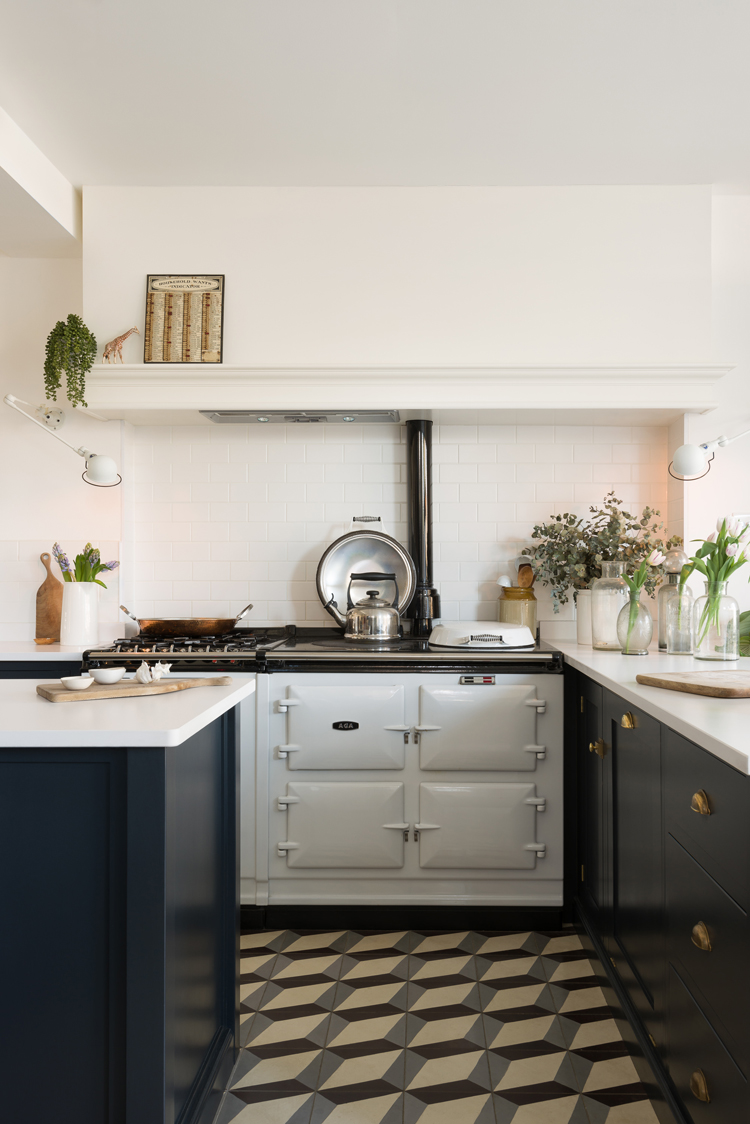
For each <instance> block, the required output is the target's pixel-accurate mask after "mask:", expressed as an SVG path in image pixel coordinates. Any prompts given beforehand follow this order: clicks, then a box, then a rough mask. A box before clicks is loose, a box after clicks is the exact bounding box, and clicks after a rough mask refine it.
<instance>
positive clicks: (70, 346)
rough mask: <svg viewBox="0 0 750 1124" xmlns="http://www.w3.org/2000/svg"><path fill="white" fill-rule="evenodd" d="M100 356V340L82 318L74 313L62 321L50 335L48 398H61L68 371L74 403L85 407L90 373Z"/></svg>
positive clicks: (46, 367)
mask: <svg viewBox="0 0 750 1124" xmlns="http://www.w3.org/2000/svg"><path fill="white" fill-rule="evenodd" d="M95 359H96V340H95V338H94V336H93V335H92V333H91V332H90V331H89V329H88V328H87V327H86V325H85V324H84V322H83V320H81V317H80V316H76V315H75V313H73V312H71V313H70V315H69V316H68V319H67V320H58V321H57V323H56V324H55V326H54V328H53V329H52V331H51V332H50V334H49V335H48V336H47V346H46V348H45V358H44V387H45V390H46V392H47V397H48V398H52V399H54V401H55V402H56V401H57V392H58V390H60V389H61V387H62V375H63V372H64V373H65V378H66V393H67V396H68V401H69V402H70V404H71V406H85V405H86V402H85V401H84V398H83V396H84V394H85V392H86V375H87V374H88V373H89V371H90V370H91V367H92V365H93V362H94V360H95Z"/></svg>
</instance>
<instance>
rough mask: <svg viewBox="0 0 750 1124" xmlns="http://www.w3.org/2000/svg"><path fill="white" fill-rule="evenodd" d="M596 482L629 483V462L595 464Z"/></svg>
mask: <svg viewBox="0 0 750 1124" xmlns="http://www.w3.org/2000/svg"><path fill="white" fill-rule="evenodd" d="M592 467H593V469H594V483H595V484H596V483H601V484H629V483H630V465H629V464H595V465H593V466H592Z"/></svg>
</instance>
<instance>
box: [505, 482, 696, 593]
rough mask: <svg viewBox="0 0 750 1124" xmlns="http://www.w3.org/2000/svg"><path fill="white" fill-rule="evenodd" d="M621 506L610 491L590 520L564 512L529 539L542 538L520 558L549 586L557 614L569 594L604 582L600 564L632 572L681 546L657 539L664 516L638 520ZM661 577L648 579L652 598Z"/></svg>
mask: <svg viewBox="0 0 750 1124" xmlns="http://www.w3.org/2000/svg"><path fill="white" fill-rule="evenodd" d="M622 504H623V501H622V500H619V499H617V497H616V496H615V493H614V492H608V494H607V495H606V496H605V497H604V500H603V502H602V506H601V507H591V508H589V511H590V512H591V517H590V518H589V519H586V518H584V517H580V516H576V515H571V514H569V513H568V512H565V514H564V515H553V516H551V518H550V521H549V522H548V523H540V524H538V525H537V526H535V527H534V530H533V532H532V535H531V537H532V538H533V539H539V540H540V541H539V545H538V546H535V547H526V549H525V550H523V551H522V553H523V554H526V555H528V556H529V561H530V562H531V565H532V567H533V569H534V573H535V575H536V577H537V578H538V580H539V581H541V583H542V584H543V585H549V586H550V587H551V592H552V608H553V609H554V611H555V612H556V613H559V611H560V606H561V605H565V604H566V603H567V601H568V600H569V591H570V590H572V591H573V596H574V597H575V595H576V593H577V592H578V590H579V589H588V588H589V586H590V585H591V582H592V581H593V580H594V579H595V578H599V577H601V573H602V562H608V561H614V560H615V559H617V560H619V561H621V562H625V564H626V565H625V569H626V571H631V572H632V571H633V570H635V569H636V568H637V567H638V565H639V564H640V563H641V562H642V561H643V560H644V559H645V558H647V557H648V556H649V554H650V553H651V552H652V551H653V550H659V551H662V552H665V551H667V550H670V549H671V548H672V547H673V546H681V545H682V539H681V538H680V537H679V536H678V535H673V536H672V537H671V538H669V539H667V541H666V542H665V541H664V540H663V539H662V538H660V537H659V532H663V531H664V524H663V523H662V522H661V521H660V520H661V512H659V511H655V510H654V509H653V508H650V507H644V509H643V512H642V514H641V517H640V519H638V518H637V517H636V516H634V515H631V514H630V512H629V511H623V510H622ZM657 520H659V522H657ZM660 577H661V575H660V574H659V573H657V572H652V573H651V574H650V575H649V576H647V577H646V578H645V579H644V582H643V585H644V586H645V588H646V591H647V592H648V594H649V596H653V594H654V590H655V589H656V586H657V583H658V581H659V578H660Z"/></svg>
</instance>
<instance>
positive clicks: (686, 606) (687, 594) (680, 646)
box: [659, 585, 693, 656]
mask: <svg viewBox="0 0 750 1124" xmlns="http://www.w3.org/2000/svg"><path fill="white" fill-rule="evenodd" d="M659 611H660V612H661V608H660V610H659ZM666 616H667V654H668V655H670V656H692V654H693V594H692V591H691V590H690V588H689V586H686V585H682V586H681V585H678V586H676V587H675V588H674V590H673V592H672V593H671V594H670V596H669V599H668V600H667V602H666ZM659 619H660V621H661V618H659Z"/></svg>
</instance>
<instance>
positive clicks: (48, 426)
mask: <svg viewBox="0 0 750 1124" xmlns="http://www.w3.org/2000/svg"><path fill="white" fill-rule="evenodd" d="M3 401H4V402H5V405H6V406H10V408H11V410H17V411H18V413H19V414H23V416H24V417H25V418H28V419H29V421H30V422H33V423H34V425H38V426H39V427H40V428H41V429H44V430H46V432H47V433H49V434H51V435H52V437H56V438H57V440H58V441H62V443H63V445H67V446H68V448H69V449H72V450H73V452H74V453H78V456H79V457H83V458H84V459H85V461H86V471H85V472H82V473H81V478H82V479H83V480H85V481H86V483H87V484H93V485H94V487H95V488H116V487H117V485H118V484H120V483H122V477H121V476H120V474H119V472H118V471H117V465H116V464H115V462H114V461H113V460H112V458H111V457H104V456H101V455H98V454H97V453H92V452H91V450H90V449H85V448H84V447H83V445H81V447H80V448H79V449H76V447H75V445H71V444H70V442H69V441H66V440H65V438H64V437H60V435H59V434H58V433H55V429H56V428H57V426H59V425H62V423H63V417H64V415H63V412H62V410H56V409H54V408H50V409H46V408H45V407H41V408H40V409H39V410H37V413H38V414H40V416H41V417H43V418H44V419H45V420H44V421H40V420H39V418H35V417H32V415H31V414H27V413H26V411H25V410H22V409H21V406H28V407H29V409H30V410H33V409H34V407H33V406H32V405H31V404H30V403H29V402H24V401H23V399H22V398H16V396H15V395H14V394H6V395H5V398H4V399H3Z"/></svg>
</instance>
